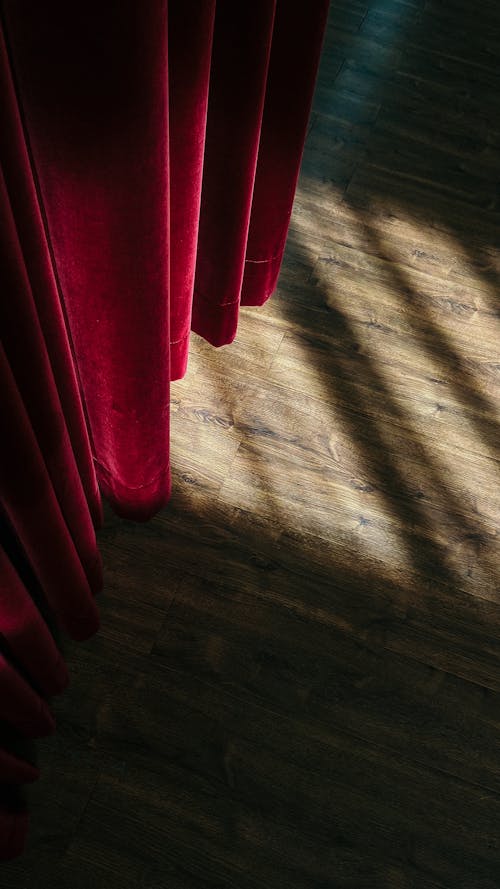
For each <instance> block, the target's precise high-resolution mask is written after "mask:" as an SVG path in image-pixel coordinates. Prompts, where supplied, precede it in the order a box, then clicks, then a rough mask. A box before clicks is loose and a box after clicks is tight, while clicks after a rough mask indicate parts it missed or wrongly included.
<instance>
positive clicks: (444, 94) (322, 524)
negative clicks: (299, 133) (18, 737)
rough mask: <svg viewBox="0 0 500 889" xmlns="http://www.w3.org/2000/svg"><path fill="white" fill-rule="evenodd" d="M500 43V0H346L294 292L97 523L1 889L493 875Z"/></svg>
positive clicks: (493, 883) (431, 882)
mask: <svg viewBox="0 0 500 889" xmlns="http://www.w3.org/2000/svg"><path fill="white" fill-rule="evenodd" d="M499 51H500V7H499V6H498V4H497V3H496V2H493V0H485V2H482V3H481V4H479V5H475V6H472V5H471V4H470V3H467V2H466V0H447V2H446V3H445V2H444V0H425V2H424V0H373V2H368V0H366V2H358V0H356V2H347V0H334V2H333V3H332V8H331V17H330V24H329V28H328V33H327V38H326V43H325V49H324V54H323V62H322V67H321V71H320V74H319V78H318V85H317V90H316V97H315V105H314V110H313V114H312V116H311V121H310V126H309V133H308V140H307V145H306V150H305V155H304V161H303V166H302V174H301V179H300V182H299V189H298V192H297V197H296V202H295V210H294V214H293V217H292V223H291V228H290V234H289V239H288V246H287V251H286V256H285V261H284V265H283V269H282V273H281V276H280V282H279V287H278V290H277V292H276V294H275V295H274V296H273V298H272V300H270V301H269V302H268V303H267V304H266V305H265V306H264V307H262V308H261V309H244V310H242V313H241V323H240V328H239V333H238V337H237V339H236V340H235V342H234V343H233V344H232V345H231V346H228V347H224V348H223V349H220V350H215V349H213V348H212V347H211V346H209V345H208V344H206V343H204V342H203V341H202V340H200V339H199V338H198V337H196V336H193V339H192V346H191V356H190V364H189V369H188V373H187V376H186V378H185V379H184V380H182V381H179V382H177V383H175V384H174V386H173V392H172V450H173V466H174V493H173V498H172V502H171V504H170V505H169V507H168V508H167V509H165V510H163V511H162V513H161V514H160V515H158V516H157V517H156V518H155V519H154V520H153V521H151V522H149V523H147V524H145V525H134V524H132V523H129V522H126V521H123V520H120V519H117V518H116V517H113V516H112V515H111V513H110V512H109V511H108V512H107V513H106V523H105V527H104V529H103V530H102V532H101V534H100V545H101V549H102V552H103V556H104V563H105V570H106V587H105V592H104V593H103V594H102V596H101V599H100V606H101V613H102V630H101V632H100V634H99V635H98V636H97V637H96V638H95V639H93V640H91V641H89V642H88V643H86V644H85V645H67V649H66V657H67V659H68V663H69V667H70V672H71V678H72V681H71V685H70V687H69V689H68V691H67V693H66V694H65V696H63V697H62V698H61V699H60V700H58V701H57V703H56V715H57V719H58V734H57V736H56V737H55V738H53V739H51V740H47V741H45V742H43V744H41V745H40V748H41V750H40V764H41V766H42V779H41V780H40V782H39V783H38V784H37V785H36V786H34V787H33V789H32V791H31V795H30V805H31V810H32V812H33V823H32V830H31V835H30V841H29V847H28V850H27V853H26V855H25V857H24V858H23V859H22V860H20V861H17V862H12V863H11V864H8V865H6V866H5V867H4V868H3V873H2V875H1V876H0V883H1V885H2V886H4V885H5V886H6V887H9V889H21V887H22V889H32V887H42V886H43V887H45V886H51V887H53V889H63V887H64V889H66V887H68V889H69V887H71V889H79V887H81V889H84V887H85V889H87V887H88V886H93V887H96V889H100V887H102V889H114V887H120V889H128V887H130V889H132V887H133V889H138V887H140V889H167V887H168V889H216V887H217V889H219V887H231V889H233V887H234V889H263V887H266V889H278V887H279V889H281V887H283V889H285V887H286V889H498V887H499V886H500V844H499V840H498V824H499V820H500V760H499V756H498V749H499V742H500V737H499V735H500V598H499V592H500V585H499V576H500V559H499V524H500V523H499V518H500V495H499V477H500V461H499V450H498V442H499V440H500V394H499V379H500V360H499V357H498V355H499V351H498V349H499V332H500V311H499V283H500V252H499V248H498V232H499V225H500V204H499V199H500V192H499V188H498V182H499V168H500V124H499V122H498V121H499V117H498V111H499V98H498V97H499V94H500V72H499V69H498V57H499ZM2 880H3V882H2Z"/></svg>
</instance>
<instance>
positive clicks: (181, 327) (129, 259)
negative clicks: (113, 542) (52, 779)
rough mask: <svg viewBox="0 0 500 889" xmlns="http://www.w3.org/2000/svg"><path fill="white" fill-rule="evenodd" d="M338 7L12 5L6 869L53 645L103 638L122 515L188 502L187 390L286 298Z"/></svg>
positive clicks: (0, 632)
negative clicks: (182, 460) (173, 385)
mask: <svg viewBox="0 0 500 889" xmlns="http://www.w3.org/2000/svg"><path fill="white" fill-rule="evenodd" d="M327 7H328V2H327V0H277V2H276V0H252V2H241V3H235V2H234V0H217V2H215V0H170V2H169V3H168V4H167V0H148V2H145V3H139V2H137V0H107V2H106V3H101V2H97V0H85V2H83V0H80V2H78V3H67V2H63V0H46V2H44V3H40V2H38V0H4V2H2V3H1V5H0V9H1V34H0V161H1V170H0V226H1V233H0V244H1V248H0V249H1V266H0V287H1V296H0V335H1V341H0V404H1V416H2V434H1V435H0V541H1V544H2V546H1V550H0V729H1V734H0V858H7V857H12V856H14V855H17V854H19V853H20V852H21V851H22V849H23V846H24V842H25V836H26V829H27V818H28V815H27V812H26V808H25V805H24V803H23V801H22V796H21V794H20V792H19V791H20V788H21V786H22V785H23V784H24V783H27V782H31V781H34V780H36V778H37V777H38V771H37V768H36V767H35V766H34V765H33V764H32V762H31V761H30V756H29V754H28V753H27V752H26V753H25V755H22V753H21V750H22V749H23V748H22V743H24V742H25V739H31V738H36V737H40V736H43V735H45V734H47V733H50V732H52V731H53V730H54V720H53V717H52V715H51V713H50V707H49V702H50V697H51V696H52V695H54V694H56V693H58V692H61V691H62V690H63V689H64V687H65V685H66V684H67V681H68V675H67V669H66V666H65V664H64V661H63V659H62V658H61V655H60V653H59V651H58V648H57V645H56V643H55V641H54V635H53V632H52V627H53V626H57V627H59V628H61V629H62V630H63V631H64V632H66V633H67V634H68V635H69V636H70V637H72V638H74V639H85V638H87V637H89V636H90V635H92V634H93V633H95V632H96V630H97V628H98V620H99V619H98V612H97V607H96V602H95V596H96V594H97V593H98V592H99V590H100V589H101V586H102V572H101V563H100V558H99V553H98V548H97V544H96V529H98V527H99V524H100V522H101V492H102V493H103V494H104V495H105V496H106V497H107V498H108V499H109V500H110V501H111V503H112V505H113V507H114V509H115V510H116V511H117V512H118V513H119V514H120V515H123V516H126V517H128V518H132V519H138V520H146V519H147V518H149V517H150V516H152V515H153V514H154V513H155V512H156V511H157V510H158V509H160V508H161V507H162V506H163V505H164V504H165V503H166V502H167V500H168V498H169V494H170V472H169V460H168V452H169V383H170V380H172V379H177V378H179V377H181V376H182V375H183V374H184V373H185V371H186V366H187V361H188V351H189V337H190V332H191V330H194V331H196V332H197V333H198V334H200V335H201V336H203V337H204V338H205V339H207V340H208V341H209V342H210V343H213V344H214V345H215V346H220V345H222V344H225V343H230V342H231V341H232V340H233V338H234V336H235V334H236V330H237V325H238V312H239V307H240V305H260V304H262V303H263V302H264V301H265V300H266V299H267V298H268V297H269V295H270V294H271V293H272V291H273V290H274V288H275V286H276V281H277V277H278V273H279V268H280V264H281V259H282V255H283V250H284V245H285V239H286V233H287V228H288V223H289V218H290V213H291V209H292V202H293V196H294V191H295V185H296V180H297V176H298V171H299V166H300V159H301V154H302V148H303V143H304V139H305V132H306V126H307V121H308V116H309V111H310V105H311V99H312V93H313V88H314V81H315V76H316V71H317V66H318V60H319V54H320V47H321V41H322V35H323V31H324V27H325V20H326V14H327Z"/></svg>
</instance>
